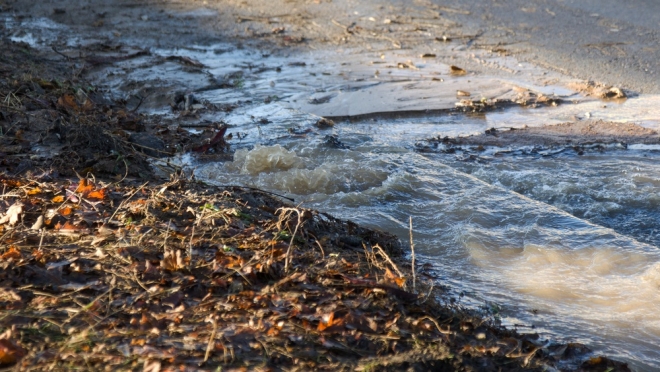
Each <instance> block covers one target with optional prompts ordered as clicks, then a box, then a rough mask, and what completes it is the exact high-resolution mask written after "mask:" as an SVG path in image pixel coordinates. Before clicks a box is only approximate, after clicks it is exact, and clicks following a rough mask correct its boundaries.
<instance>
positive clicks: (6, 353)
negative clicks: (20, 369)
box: [0, 339, 25, 366]
mask: <svg viewBox="0 0 660 372" xmlns="http://www.w3.org/2000/svg"><path fill="white" fill-rule="evenodd" d="M24 356H25V350H24V349H23V348H22V347H20V346H17V345H15V344H14V343H13V342H11V341H10V340H7V339H0V366H6V365H10V364H14V363H16V362H17V361H18V360H19V359H21V358H22V357H24Z"/></svg>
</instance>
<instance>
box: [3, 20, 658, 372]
mask: <svg viewBox="0 0 660 372" xmlns="http://www.w3.org/2000/svg"><path fill="white" fill-rule="evenodd" d="M39 22H42V21H40V20H36V21H35V25H36V26H35V28H38V27H37V26H39V25H40V23H39ZM44 22H45V21H44ZM42 23H43V22H42ZM44 24H45V25H46V26H48V27H46V28H45V30H46V31H49V33H44V32H43V30H44V28H43V27H42V28H41V29H40V30H41V32H42V33H37V31H36V29H35V30H31V29H30V28H29V27H27V26H25V25H23V26H25V27H24V28H25V30H23V31H20V32H17V33H16V34H15V35H14V38H15V39H16V40H19V41H26V42H30V43H33V44H35V45H39V44H40V43H47V42H48V41H49V40H51V39H52V38H53V37H54V36H53V34H55V33H56V31H57V30H58V28H59V26H57V27H55V26H53V25H52V24H50V23H47V22H46V23H44ZM28 26H29V25H28ZM64 52H66V51H65V50H64ZM124 52H125V53H128V52H129V51H124ZM329 55H330V54H328V53H323V52H319V53H308V54H297V55H295V56H271V55H270V54H269V53H268V52H267V51H255V50H241V49H236V48H235V47H233V46H231V45H214V46H191V47H189V48H185V49H176V50H164V49H163V50H158V49H152V50H151V54H150V55H146V56H141V57H139V58H134V59H131V60H127V61H123V62H117V63H114V64H112V65H110V66H104V67H102V68H98V69H96V70H93V71H92V72H91V74H90V78H91V79H93V80H94V81H95V82H96V84H97V85H100V86H101V87H104V88H105V89H107V90H108V94H109V95H111V96H114V97H118V96H119V97H126V98H130V97H132V96H134V95H137V94H140V95H141V96H143V97H145V96H146V97H148V99H147V100H146V101H145V102H144V105H143V106H142V107H143V109H145V111H146V112H149V113H159V114H165V115H171V113H170V109H169V106H168V103H169V100H170V99H171V96H172V93H173V92H175V91H181V90H184V91H187V92H189V93H193V94H194V95H195V96H196V97H197V99H198V100H200V101H201V102H208V103H211V104H217V105H222V104H226V103H236V105H237V106H238V108H237V109H235V110H233V111H232V112H229V113H225V112H222V111H217V110H210V111H204V110H201V111H200V112H199V113H198V116H199V118H198V119H195V120H197V121H199V122H204V121H208V122H211V121H220V120H223V121H225V122H226V123H228V124H229V125H230V126H231V129H230V131H232V132H233V133H235V134H236V135H235V136H234V140H232V141H231V144H232V147H233V149H235V150H236V152H235V156H234V160H233V161H231V162H227V163H215V164H199V163H197V162H196V160H195V159H194V158H191V157H189V156H187V157H183V158H182V159H180V161H184V162H187V163H188V165H189V166H190V167H191V168H195V169H196V170H195V174H196V175H197V176H198V177H202V178H204V179H207V180H208V181H210V182H215V183H217V184H244V185H249V186H254V187H259V188H262V189H266V190H271V191H274V192H277V193H280V194H285V195H287V196H290V197H293V198H295V202H296V203H302V205H303V206H305V207H308V208H316V209H319V210H322V211H325V212H329V213H331V214H334V215H336V216H338V217H341V218H347V219H351V220H353V221H355V222H358V223H361V224H364V225H366V226H372V227H375V228H379V229H383V230H386V231H391V232H394V233H396V234H398V235H399V236H401V237H402V239H403V240H404V241H405V240H406V239H407V236H408V225H407V221H408V218H409V217H410V216H412V218H413V224H414V238H415V242H416V247H417V252H418V253H419V254H420V255H421V256H422V257H421V259H423V260H424V261H426V262H428V263H430V264H432V265H433V266H434V268H435V272H436V273H437V275H438V276H439V279H438V280H439V281H440V282H441V283H443V284H448V285H450V286H451V287H452V288H453V289H454V291H455V292H456V293H459V292H460V293H462V294H466V296H463V297H461V299H460V301H463V302H464V303H465V304H466V305H469V306H475V307H483V308H487V309H489V311H490V313H491V314H493V315H494V316H497V317H499V318H500V319H501V320H502V322H503V323H504V324H505V325H508V326H511V327H515V326H519V325H523V326H526V327H527V326H534V327H535V328H534V329H533V330H530V329H529V328H526V327H525V328H521V330H522V331H532V332H539V333H541V334H542V335H544V336H549V337H552V338H554V339H558V340H568V341H577V342H582V343H585V344H587V345H589V346H590V347H591V348H593V349H595V350H598V351H603V352H605V353H607V354H609V355H611V356H613V357H618V358H620V359H622V360H626V361H628V362H630V363H631V365H632V366H634V367H636V368H638V369H640V370H649V369H660V362H659V361H660V346H658V345H660V305H658V304H660V249H659V248H658V247H659V246H660V223H659V222H658V217H660V216H659V213H658V211H657V210H658V208H657V207H658V204H660V197H658V191H660V166H658V165H657V164H658V160H660V152H659V151H658V149H656V148H653V147H643V146H637V147H635V146H630V147H628V149H626V150H623V149H618V150H617V149H612V150H609V151H606V152H603V153H600V152H595V151H594V152H587V153H586V155H585V156H580V157H578V156H574V155H570V154H568V153H566V152H557V153H556V154H554V155H553V154H552V153H549V154H546V155H549V156H541V155H539V154H535V155H530V154H529V152H528V151H525V149H516V148H511V149H507V150H508V151H507V152H506V153H503V152H502V149H486V151H484V152H481V153H479V155H478V156H476V157H471V156H470V154H466V153H460V152H459V153H453V154H443V153H420V152H418V151H416V149H417V147H416V144H417V143H418V142H420V141H423V140H424V139H427V138H430V137H437V136H441V137H444V136H450V137H451V136H458V135H468V134H476V133H482V132H483V131H484V130H485V129H487V128H492V127H511V126H514V127H515V126H518V127H521V126H524V125H527V126H540V125H544V124H552V123H559V122H564V121H569V120H580V119H582V118H585V117H591V118H605V119H609V120H617V121H634V122H637V123H642V124H643V125H645V126H648V127H654V128H657V127H658V124H657V117H659V116H658V112H657V107H660V106H658V105H657V102H658V99H657V97H639V98H635V99H629V100H628V101H626V102H624V103H603V102H601V101H597V100H593V99H588V98H586V97H581V96H579V95H577V94H575V92H572V91H570V90H567V89H565V88H562V87H561V86H558V85H557V86H555V85H551V84H546V83H542V84H541V83H540V81H539V80H535V77H534V76H537V75H539V76H545V75H544V74H537V72H535V71H533V69H532V68H528V67H525V66H523V65H521V64H517V63H514V62H511V61H510V60H496V61H494V62H492V61H491V63H497V64H499V65H501V66H504V67H505V68H507V69H511V68H516V69H519V70H522V71H523V72H524V74H525V76H526V79H527V80H525V81H522V80H521V79H520V78H519V74H518V75H516V74H514V75H515V76H513V77H509V78H506V79H505V78H502V77H501V76H478V77H477V76H474V75H470V74H467V75H466V76H455V75H452V74H451V73H450V69H449V66H447V65H443V64H440V63H436V62H434V61H433V60H427V59H422V58H418V57H415V56H410V55H405V53H402V52H392V51H385V52H382V53H376V52H373V53H369V54H365V53H361V54H351V53H348V52H347V53H344V54H342V55H341V58H329ZM168 56H183V57H188V58H193V59H194V60H196V61H199V62H201V63H202V64H204V65H205V67H204V68H193V67H190V66H185V65H183V64H181V63H178V62H177V61H176V60H172V59H166V58H165V57H168ZM507 66H508V67H507ZM535 74H537V75H535ZM165 77H166V78H165ZM521 89H523V90H524V89H531V90H533V91H534V92H537V94H545V95H554V96H556V97H559V98H562V99H564V100H567V101H571V100H572V101H575V102H578V103H577V104H566V105H560V106H559V107H556V108H555V107H547V108H539V109H532V108H524V109H523V108H507V109H500V110H495V111H493V112H488V113H486V114H479V115H468V114H461V113H456V112H453V111H452V110H451V109H452V108H453V107H454V104H455V102H456V101H457V97H456V92H457V91H458V90H461V91H465V92H469V93H470V94H471V97H472V98H473V99H477V100H482V99H483V100H486V101H488V100H490V101H494V100H497V99H509V98H513V97H515V95H516V94H517V92H520V91H521ZM246 102H247V103H246ZM404 112H405V114H403V113H404ZM316 115H330V116H338V117H342V116H348V115H358V116H361V117H362V119H360V120H353V121H338V123H337V125H336V126H335V127H334V128H331V129H325V130H322V129H319V128H316V127H315V126H314V125H313V124H314V123H315V122H316V120H317V119H318V116H316ZM181 120H182V122H183V121H186V120H187V121H190V120H191V119H181ZM238 134H240V135H238ZM327 136H335V137H334V140H333V139H329V138H328V137H327ZM236 138H240V140H237V139H236Z"/></svg>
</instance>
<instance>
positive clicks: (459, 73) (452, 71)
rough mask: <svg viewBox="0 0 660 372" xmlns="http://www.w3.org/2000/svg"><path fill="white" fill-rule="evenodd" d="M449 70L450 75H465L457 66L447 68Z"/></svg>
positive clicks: (465, 72)
mask: <svg viewBox="0 0 660 372" xmlns="http://www.w3.org/2000/svg"><path fill="white" fill-rule="evenodd" d="M449 69H450V70H451V73H452V74H454V75H465V74H467V71H465V70H463V69H462V68H460V67H458V66H454V65H451V66H449Z"/></svg>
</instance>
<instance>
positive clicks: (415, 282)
mask: <svg viewBox="0 0 660 372" xmlns="http://www.w3.org/2000/svg"><path fill="white" fill-rule="evenodd" d="M409 217H410V251H411V252H412V275H413V293H417V276H416V274H415V243H413V232H412V216H409Z"/></svg>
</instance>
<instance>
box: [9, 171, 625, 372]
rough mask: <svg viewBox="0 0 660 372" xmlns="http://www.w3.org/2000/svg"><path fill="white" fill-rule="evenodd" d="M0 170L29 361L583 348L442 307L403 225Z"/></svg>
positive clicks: (469, 363) (76, 365)
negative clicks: (406, 247)
mask: <svg viewBox="0 0 660 372" xmlns="http://www.w3.org/2000/svg"><path fill="white" fill-rule="evenodd" d="M0 182H1V183H2V187H3V190H4V192H3V195H2V198H3V199H2V201H3V206H2V207H0V210H2V211H4V212H3V216H9V217H8V218H3V220H2V222H3V224H2V225H0V228H1V229H2V231H1V233H2V236H1V238H0V244H1V245H2V247H3V248H2V251H1V256H0V265H1V266H2V271H1V274H0V282H1V283H2V292H1V294H0V307H1V309H2V316H1V317H0V327H2V330H3V332H4V335H3V338H2V339H3V340H5V341H3V342H4V343H5V344H7V345H11V346H7V347H6V348H5V349H4V351H2V349H0V357H1V356H3V355H4V359H3V360H6V361H8V362H9V363H5V362H3V363H5V364H13V363H14V362H18V364H17V365H16V367H15V368H16V370H26V371H28V370H71V369H84V370H90V369H91V370H99V369H103V368H109V369H130V370H133V369H144V370H149V371H158V370H173V369H177V370H199V369H200V368H201V369H204V370H217V369H218V368H222V369H223V370H224V369H225V368H228V369H232V368H236V369H237V370H244V369H247V370H273V371H275V370H310V369H317V370H333V371H334V370H374V368H375V370H401V369H407V368H413V369H414V370H429V369H447V370H497V369H498V368H499V369H502V370H521V369H530V370H535V369H539V370H540V368H541V366H543V365H545V364H548V363H553V362H555V361H558V360H562V359H565V358H566V357H568V356H572V355H573V354H575V352H576V351H575V350H576V346H571V345H568V346H567V345H554V344H551V343H549V342H547V341H544V340H541V339H539V338H538V336H536V335H518V334H516V333H513V332H509V331H506V330H501V329H498V328H494V327H492V326H491V325H489V324H488V323H487V322H484V320H480V319H478V318H475V317H473V316H470V315H467V314H466V313H464V312H461V311H459V308H456V307H454V308H452V307H448V306H444V307H443V306H438V303H437V299H438V298H439V296H440V294H441V293H440V292H438V289H434V287H433V285H432V281H430V280H429V278H428V277H424V273H423V272H421V273H420V278H418V280H417V282H416V283H413V282H412V275H411V270H410V268H409V266H410V265H409V264H408V263H407V262H406V261H405V260H402V259H403V257H402V256H401V254H402V250H401V247H400V243H399V241H398V240H397V239H396V238H395V237H393V236H390V235H387V234H384V233H378V232H374V231H370V230H366V229H363V228H360V227H359V226H357V225H355V224H353V223H351V222H345V221H340V220H337V219H334V218H332V217H330V216H327V215H324V214H320V213H318V212H315V211H311V210H307V209H304V208H300V207H290V206H285V205H282V204H281V203H280V202H279V201H277V200H275V199H273V198H271V197H270V196H267V195H266V194H264V193H260V192H258V191H242V190H240V189H225V190H222V189H213V188H208V187H205V186H203V185H199V184H190V183H187V182H185V181H184V180H174V181H172V182H169V183H164V184H158V185H151V186H150V185H147V184H125V185H118V184H105V183H102V182H96V183H95V182H94V181H93V180H91V179H90V180H88V179H83V180H81V181H80V182H70V181H67V180H57V181H54V182H43V181H39V180H32V181H27V180H24V179H16V178H8V177H3V178H2V180H1V181H0ZM17 206H19V207H17ZM415 288H416V289H417V291H415ZM3 353H4V354H3ZM580 355H581V356H584V355H586V354H585V353H582V354H580ZM592 363H593V361H592ZM608 363H610V364H611V365H614V364H612V363H613V362H608ZM616 366H619V365H616ZM619 367H620V366H619Z"/></svg>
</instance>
